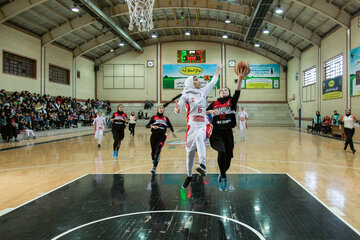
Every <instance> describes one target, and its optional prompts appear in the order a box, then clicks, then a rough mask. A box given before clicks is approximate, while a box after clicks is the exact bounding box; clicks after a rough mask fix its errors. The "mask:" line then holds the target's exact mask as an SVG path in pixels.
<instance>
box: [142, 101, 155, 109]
mask: <svg viewBox="0 0 360 240" xmlns="http://www.w3.org/2000/svg"><path fill="white" fill-rule="evenodd" d="M153 106H154V103H153V102H150V101H148V100H146V101H145V105H144V109H151V108H152V107H153Z"/></svg>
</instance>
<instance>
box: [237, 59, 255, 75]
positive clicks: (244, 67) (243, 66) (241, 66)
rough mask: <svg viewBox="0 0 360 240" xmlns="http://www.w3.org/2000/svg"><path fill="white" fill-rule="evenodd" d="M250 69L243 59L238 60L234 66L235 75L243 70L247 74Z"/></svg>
mask: <svg viewBox="0 0 360 240" xmlns="http://www.w3.org/2000/svg"><path fill="white" fill-rule="evenodd" d="M250 70H251V69H250V64H249V63H247V62H243V61H240V62H238V63H237V64H236V65H235V67H234V71H235V73H236V75H239V72H243V73H244V74H245V75H248V74H249V73H250Z"/></svg>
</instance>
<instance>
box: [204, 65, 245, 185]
mask: <svg viewBox="0 0 360 240" xmlns="http://www.w3.org/2000/svg"><path fill="white" fill-rule="evenodd" d="M249 71H250V69H249V70H248V69H246V68H245V69H241V70H240V72H238V81H237V83H236V87H235V93H234V96H233V97H231V92H230V89H229V88H227V87H225V88H222V89H220V98H218V99H217V100H216V101H215V102H213V103H211V104H210V105H209V107H208V108H207V110H208V111H212V110H213V111H216V112H215V113H214V114H213V123H212V124H213V127H214V128H213V132H212V134H211V136H210V145H211V147H212V148H213V149H215V150H216V151H217V152H218V158H217V161H218V165H219V168H220V173H221V174H220V175H219V177H218V181H219V189H220V191H226V189H227V178H226V171H227V170H228V169H229V168H230V162H231V158H232V157H233V149H234V136H233V132H232V128H234V127H235V126H236V116H235V111H236V105H237V102H238V99H239V97H240V88H241V82H242V80H244V79H245V77H246V75H247V74H249Z"/></svg>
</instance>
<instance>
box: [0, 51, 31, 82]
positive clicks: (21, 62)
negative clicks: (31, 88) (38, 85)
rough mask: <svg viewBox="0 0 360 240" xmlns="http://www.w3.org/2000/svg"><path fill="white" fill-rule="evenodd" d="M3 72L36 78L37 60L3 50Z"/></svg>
mask: <svg viewBox="0 0 360 240" xmlns="http://www.w3.org/2000/svg"><path fill="white" fill-rule="evenodd" d="M3 73H8V74H14V75H17V76H22V77H29V78H36V60H33V59H29V58H26V57H22V56H18V55H15V54H13V53H9V52H5V51H3Z"/></svg>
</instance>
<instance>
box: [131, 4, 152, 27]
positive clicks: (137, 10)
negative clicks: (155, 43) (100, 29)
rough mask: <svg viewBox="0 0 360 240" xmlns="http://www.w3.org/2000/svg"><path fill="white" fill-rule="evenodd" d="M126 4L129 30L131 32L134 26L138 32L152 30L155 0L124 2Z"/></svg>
mask: <svg viewBox="0 0 360 240" xmlns="http://www.w3.org/2000/svg"><path fill="white" fill-rule="evenodd" d="M126 2H127V4H128V7H129V15H130V23H129V29H130V30H133V27H134V25H136V26H137V28H138V30H139V31H140V32H145V31H149V30H150V29H153V28H154V23H153V19H152V12H153V7H154V2H155V0H126Z"/></svg>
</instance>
